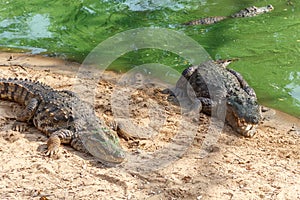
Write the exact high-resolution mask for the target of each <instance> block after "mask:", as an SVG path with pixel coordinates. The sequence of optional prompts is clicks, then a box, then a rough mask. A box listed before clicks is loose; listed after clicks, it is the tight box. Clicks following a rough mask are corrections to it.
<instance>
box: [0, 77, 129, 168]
mask: <svg viewBox="0 0 300 200" xmlns="http://www.w3.org/2000/svg"><path fill="white" fill-rule="evenodd" d="M0 98H1V99H3V100H10V101H14V102H17V103H19V104H21V105H23V106H24V109H23V110H22V111H21V112H20V113H18V114H17V116H16V122H15V124H14V125H13V129H14V130H18V131H23V130H24V123H33V125H34V126H35V127H36V128H37V129H38V130H40V131H41V132H43V133H44V134H46V135H47V136H48V137H49V138H48V141H47V147H48V148H47V150H46V152H45V153H46V155H48V156H53V155H55V154H58V152H59V147H60V144H69V145H70V146H72V147H73V148H74V149H76V150H79V151H82V152H88V153H90V154H91V155H93V156H94V157H96V158H97V159H98V160H99V161H100V162H102V163H104V164H117V163H121V162H122V161H123V160H124V159H125V152H124V150H123V149H122V147H121V146H120V144H119V140H118V138H117V136H115V135H114V134H113V133H112V132H111V131H110V129H109V128H108V126H106V124H105V123H104V122H102V121H101V120H100V119H98V118H97V117H96V115H95V112H94V109H93V107H92V105H91V104H89V103H88V102H85V101H82V100H81V99H80V98H79V97H78V95H77V94H76V93H74V92H72V91H69V90H61V91H60V90H55V89H53V88H51V87H50V86H48V85H46V84H44V83H41V82H38V81H32V80H30V79H18V78H8V79H5V78H1V79H0Z"/></svg>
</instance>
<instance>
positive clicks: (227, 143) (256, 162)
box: [0, 53, 300, 200]
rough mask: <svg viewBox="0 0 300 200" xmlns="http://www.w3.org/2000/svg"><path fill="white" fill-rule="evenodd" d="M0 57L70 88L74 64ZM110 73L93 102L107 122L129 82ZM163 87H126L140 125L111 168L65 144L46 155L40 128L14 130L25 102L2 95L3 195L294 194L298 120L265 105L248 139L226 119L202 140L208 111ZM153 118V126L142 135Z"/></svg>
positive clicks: (7, 66)
mask: <svg viewBox="0 0 300 200" xmlns="http://www.w3.org/2000/svg"><path fill="white" fill-rule="evenodd" d="M0 60H1V62H0V77H1V78H4V77H5V78H7V77H18V78H20V77H23V78H30V79H33V80H38V81H41V82H43V83H46V84H48V85H50V86H52V87H53V88H55V89H58V90H61V89H72V83H73V82H74V81H75V74H76V73H74V72H76V70H77V69H78V67H79V65H78V64H76V63H70V62H66V61H63V60H58V59H53V58H44V57H39V56H32V55H25V54H8V53H0ZM107 74H108V75H105V76H103V79H102V81H100V82H99V83H98V84H97V90H96V95H95V111H96V114H97V116H98V117H99V118H100V119H102V120H104V121H105V122H106V123H107V124H109V123H110V122H111V121H112V120H113V115H112V113H113V112H112V106H111V103H112V102H111V94H113V93H114V92H115V91H122V90H124V91H127V90H126V84H125V85H116V81H117V80H120V77H121V75H120V74H114V73H111V72H108V73H107ZM104 78H105V79H104ZM162 90H163V88H160V87H158V86H155V85H153V84H148V85H147V86H146V87H143V88H138V89H136V90H135V91H129V93H130V95H129V97H130V98H129V113H130V119H131V121H132V122H133V124H135V127H138V128H132V129H133V130H129V132H130V131H132V132H133V135H129V136H132V137H131V138H126V136H128V135H125V136H124V135H123V137H120V142H121V145H122V147H123V148H124V149H125V150H126V151H127V152H128V159H127V160H126V161H125V162H124V163H123V164H121V165H119V166H113V167H108V166H105V165H103V164H101V163H100V162H98V161H97V160H95V158H93V157H92V156H90V155H88V154H85V153H81V152H78V151H75V150H74V149H72V148H71V147H69V146H62V148H61V152H60V155H59V156H58V157H56V158H49V157H47V156H45V155H44V153H43V151H44V149H45V142H46V141H47V138H46V136H44V135H43V134H42V133H41V132H40V131H38V130H37V129H36V128H35V127H31V126H29V127H28V129H27V130H26V131H25V132H22V133H20V132H16V131H12V130H11V126H12V124H13V123H14V118H15V113H16V111H17V110H19V109H21V107H20V106H18V105H17V104H15V103H13V102H7V101H3V100H1V101H0V112H1V115H0V160H1V166H0V199H44V200H45V199H151V200H158V199H195V200H196V199H197V200H200V199H218V200H219V199H222V200H223V199H224V200H226V199H236V200H237V199H291V200H295V199H300V129H299V127H300V120H299V119H297V118H294V117H291V116H289V115H287V114H284V113H282V112H279V111H275V110H272V109H270V110H268V111H267V112H265V113H264V117H265V118H264V121H263V122H262V124H260V125H259V127H258V133H257V134H256V135H255V137H254V138H244V137H241V136H239V135H237V134H235V133H234V131H232V129H231V128H230V127H228V126H225V127H224V129H223V131H222V133H221V134H220V135H218V137H217V138H218V141H217V143H215V144H211V145H208V146H206V147H205V148H204V145H203V144H204V143H203V141H206V140H207V138H208V137H209V136H211V133H210V131H209V130H210V128H209V124H210V119H209V117H207V116H205V115H202V114H201V115H200V116H199V117H198V118H199V121H198V120H191V119H190V120H189V118H188V116H185V115H181V112H180V108H179V107H178V106H177V105H175V104H173V103H172V102H170V101H169V100H168V95H167V94H163V93H162ZM127 92H128V91H127ZM117 100H118V99H117ZM119 100H120V101H122V98H120V99H119ZM121 105H122V104H121ZM154 107H155V109H153V108H154ZM120 110H122V109H119V111H120ZM153 110H154V111H153ZM119 111H118V109H116V112H119ZM152 111H153V112H152ZM120 120H122V119H120ZM161 120H162V121H161ZM153 121H154V123H151V122H153ZM149 127H151V130H152V132H153V133H155V134H153V135H152V136H151V137H145V134H144V135H143V134H142V133H143V132H144V129H149ZM190 127H196V129H195V130H193V129H191V128H190ZM135 134H136V135H135ZM136 137H141V138H136ZM169 144H172V145H169ZM203 151H204V152H206V154H205V155H206V156H203ZM201 152H202V154H200V153H201ZM168 155H169V157H168ZM164 164H166V165H164Z"/></svg>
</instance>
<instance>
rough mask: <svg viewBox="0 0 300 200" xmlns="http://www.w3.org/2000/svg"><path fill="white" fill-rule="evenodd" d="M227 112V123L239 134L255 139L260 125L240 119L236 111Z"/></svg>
mask: <svg viewBox="0 0 300 200" xmlns="http://www.w3.org/2000/svg"><path fill="white" fill-rule="evenodd" d="M230 110H231V109H229V110H227V115H226V122H227V123H228V124H229V125H230V126H231V127H232V128H233V129H234V130H235V131H237V132H238V133H239V134H241V135H243V136H245V137H253V136H254V135H255V134H256V132H257V130H256V127H257V125H258V123H251V122H246V120H245V119H243V118H240V117H238V116H237V114H236V113H235V112H234V111H232V110H231V111H230Z"/></svg>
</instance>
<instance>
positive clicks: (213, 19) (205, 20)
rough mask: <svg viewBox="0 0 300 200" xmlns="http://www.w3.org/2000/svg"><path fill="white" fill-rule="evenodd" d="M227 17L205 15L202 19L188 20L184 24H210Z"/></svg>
mask: <svg viewBox="0 0 300 200" xmlns="http://www.w3.org/2000/svg"><path fill="white" fill-rule="evenodd" d="M226 18H227V17H224V16H215V17H205V18H201V19H197V20H192V21H189V22H186V23H184V24H183V25H200V24H204V25H209V24H214V23H217V22H219V21H222V20H224V19H226Z"/></svg>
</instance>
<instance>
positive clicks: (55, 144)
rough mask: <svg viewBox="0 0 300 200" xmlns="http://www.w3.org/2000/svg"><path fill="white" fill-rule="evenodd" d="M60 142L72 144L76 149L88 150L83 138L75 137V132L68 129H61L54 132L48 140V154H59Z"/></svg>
mask: <svg viewBox="0 0 300 200" xmlns="http://www.w3.org/2000/svg"><path fill="white" fill-rule="evenodd" d="M60 144H70V145H71V146H72V147H73V148H74V149H76V150H79V151H82V152H87V150H86V149H85V148H84V146H83V144H82V142H81V140H80V139H79V138H77V137H75V133H74V132H72V131H70V130H68V129H60V130H58V131H55V132H53V133H52V134H51V135H50V137H49V139H48V141H47V147H48V149H47V151H46V155H48V156H50V157H51V156H53V155H55V154H58V152H59V146H60Z"/></svg>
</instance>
